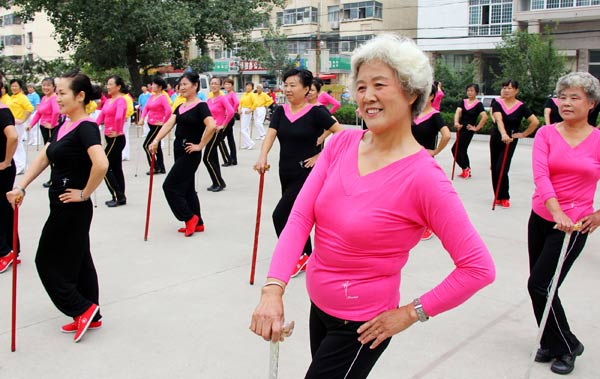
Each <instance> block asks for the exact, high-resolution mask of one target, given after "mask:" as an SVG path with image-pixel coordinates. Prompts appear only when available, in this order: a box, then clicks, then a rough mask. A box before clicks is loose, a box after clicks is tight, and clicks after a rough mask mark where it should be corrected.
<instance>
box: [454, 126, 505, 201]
mask: <svg viewBox="0 0 600 379" xmlns="http://www.w3.org/2000/svg"><path fill="white" fill-rule="evenodd" d="M459 137H460V129H456V147H455V148H454V162H452V179H451V180H454V169H455V168H456V156H457V155H458V139H459ZM494 203H496V201H494Z"/></svg>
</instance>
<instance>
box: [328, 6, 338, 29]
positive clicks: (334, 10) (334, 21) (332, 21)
mask: <svg viewBox="0 0 600 379" xmlns="http://www.w3.org/2000/svg"><path fill="white" fill-rule="evenodd" d="M327 21H329V26H330V27H331V29H339V27H340V7H339V6H337V5H334V6H331V7H327Z"/></svg>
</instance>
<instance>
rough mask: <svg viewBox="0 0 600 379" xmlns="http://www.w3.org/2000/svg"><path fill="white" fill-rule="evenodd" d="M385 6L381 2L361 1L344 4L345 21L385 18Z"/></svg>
mask: <svg viewBox="0 0 600 379" xmlns="http://www.w3.org/2000/svg"><path fill="white" fill-rule="evenodd" d="M382 9H383V6H382V5H381V3H380V2H379V1H361V2H358V3H350V4H344V20H361V19H365V18H383V10H382Z"/></svg>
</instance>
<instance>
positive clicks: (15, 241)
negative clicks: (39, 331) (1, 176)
mask: <svg viewBox="0 0 600 379" xmlns="http://www.w3.org/2000/svg"><path fill="white" fill-rule="evenodd" d="M19 201H21V200H20V196H19V197H18V198H17V200H16V201H15V210H14V217H13V253H14V254H15V260H14V261H13V276H12V321H11V331H10V333H11V338H10V341H11V342H10V351H12V352H15V351H16V350H17V336H16V329H17V266H18V265H19V258H18V254H19V253H18V251H19Z"/></svg>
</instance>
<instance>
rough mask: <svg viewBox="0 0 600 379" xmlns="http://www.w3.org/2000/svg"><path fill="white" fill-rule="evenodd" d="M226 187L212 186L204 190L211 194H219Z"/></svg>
mask: <svg viewBox="0 0 600 379" xmlns="http://www.w3.org/2000/svg"><path fill="white" fill-rule="evenodd" d="M225 187H226V186H225V185H224V184H223V185H222V186H217V185H214V184H213V185H212V186H210V187H208V188H207V189H206V190H207V191H211V192H221V191H223V189H224V188H225Z"/></svg>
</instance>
